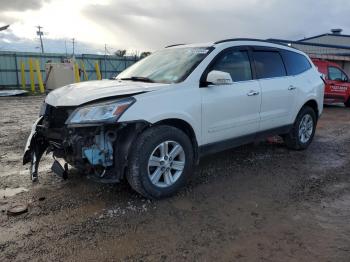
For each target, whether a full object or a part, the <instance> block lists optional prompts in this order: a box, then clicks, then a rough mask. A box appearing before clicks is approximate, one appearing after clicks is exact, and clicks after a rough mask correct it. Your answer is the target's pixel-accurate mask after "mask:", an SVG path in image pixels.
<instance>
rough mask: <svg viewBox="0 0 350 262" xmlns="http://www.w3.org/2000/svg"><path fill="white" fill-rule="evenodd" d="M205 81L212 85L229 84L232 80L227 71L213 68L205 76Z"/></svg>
mask: <svg viewBox="0 0 350 262" xmlns="http://www.w3.org/2000/svg"><path fill="white" fill-rule="evenodd" d="M207 83H209V84H213V85H230V84H232V83H233V81H232V78H231V75H230V74H229V73H226V72H222V71H217V70H213V71H211V72H209V74H208V76H207Z"/></svg>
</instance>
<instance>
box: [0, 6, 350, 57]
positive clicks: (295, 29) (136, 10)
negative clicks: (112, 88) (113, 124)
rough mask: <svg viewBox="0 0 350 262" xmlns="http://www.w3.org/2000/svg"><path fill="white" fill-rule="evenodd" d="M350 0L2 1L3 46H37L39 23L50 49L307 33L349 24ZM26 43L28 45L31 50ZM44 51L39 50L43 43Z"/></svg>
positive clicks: (146, 46) (347, 29) (151, 46)
mask: <svg viewBox="0 0 350 262" xmlns="http://www.w3.org/2000/svg"><path fill="white" fill-rule="evenodd" d="M349 15H350V1H349V0H333V1H330V0H294V1H291V0H216V1H204V0H98V1H97V0H0V26H1V25H5V24H11V27H10V30H7V31H4V32H2V33H0V50H7V49H17V50H18V49H19V50H22V49H27V50H35V47H37V46H39V44H38V43H39V42H38V40H37V36H36V33H35V32H36V28H35V26H36V25H39V24H40V25H41V26H43V27H44V29H43V30H44V32H45V35H44V44H45V47H46V50H47V51H49V52H59V51H60V52H65V40H66V43H67V49H68V50H67V51H68V52H70V50H71V42H70V39H71V38H73V37H74V38H76V39H77V42H78V52H83V53H89V52H98V51H100V52H103V49H104V44H107V47H108V49H109V50H110V51H111V52H112V51H114V50H116V49H128V50H140V51H145V50H146V51H147V50H150V51H152V50H155V49H159V48H162V47H163V46H165V45H168V44H172V43H191V42H207V41H214V40H218V39H223V38H232V37H254V38H263V39H265V38H271V37H273V38H283V39H292V40H296V39H300V38H303V37H309V36H313V35H317V34H321V33H326V32H329V30H330V29H331V28H342V29H344V33H347V34H350V20H349ZM27 50H22V51H27ZM36 50H37V49H36Z"/></svg>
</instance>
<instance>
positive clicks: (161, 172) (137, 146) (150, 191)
mask: <svg viewBox="0 0 350 262" xmlns="http://www.w3.org/2000/svg"><path fill="white" fill-rule="evenodd" d="M192 171H193V148H192V143H191V140H190V139H189V137H188V136H187V135H186V134H185V133H184V132H182V131H181V130H179V129H177V128H175V127H171V126H156V127H152V128H149V129H147V130H146V131H144V132H143V133H142V134H141V135H140V136H139V137H138V138H137V139H136V141H135V143H134V145H133V148H132V150H131V155H130V160H129V167H128V172H127V179H128V182H129V184H130V185H131V187H132V188H133V189H134V190H136V191H137V192H138V193H140V194H141V195H143V196H145V197H147V198H157V199H158V198H163V197H168V196H171V195H172V194H174V193H176V192H177V191H178V190H179V189H180V188H181V187H182V186H183V185H184V184H185V183H186V181H187V180H188V178H189V177H190V175H191V174H192Z"/></svg>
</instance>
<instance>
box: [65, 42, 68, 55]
mask: <svg viewBox="0 0 350 262" xmlns="http://www.w3.org/2000/svg"><path fill="white" fill-rule="evenodd" d="M64 47H65V49H66V58H68V53H67V40H64Z"/></svg>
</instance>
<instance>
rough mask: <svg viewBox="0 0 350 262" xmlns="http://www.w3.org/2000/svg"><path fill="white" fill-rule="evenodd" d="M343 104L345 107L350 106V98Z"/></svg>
mask: <svg viewBox="0 0 350 262" xmlns="http://www.w3.org/2000/svg"><path fill="white" fill-rule="evenodd" d="M344 105H345V106H346V107H350V98H349V99H348V101H346V102H344Z"/></svg>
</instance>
